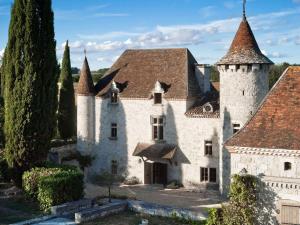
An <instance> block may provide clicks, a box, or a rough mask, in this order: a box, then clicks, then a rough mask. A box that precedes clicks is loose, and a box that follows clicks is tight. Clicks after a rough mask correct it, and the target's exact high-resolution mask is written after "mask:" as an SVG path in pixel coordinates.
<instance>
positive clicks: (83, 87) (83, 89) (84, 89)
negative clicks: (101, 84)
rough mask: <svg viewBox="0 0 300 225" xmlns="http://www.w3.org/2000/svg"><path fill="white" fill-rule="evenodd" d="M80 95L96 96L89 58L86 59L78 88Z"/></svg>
mask: <svg viewBox="0 0 300 225" xmlns="http://www.w3.org/2000/svg"><path fill="white" fill-rule="evenodd" d="M77 94H78V95H95V88H94V83H93V79H92V74H91V71H90V67H89V63H88V61H87V58H86V57H85V58H84V62H83V66H82V69H81V71H80V78H79V82H78V86H77Z"/></svg>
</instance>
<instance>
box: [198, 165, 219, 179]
mask: <svg viewBox="0 0 300 225" xmlns="http://www.w3.org/2000/svg"><path fill="white" fill-rule="evenodd" d="M200 181H201V182H203V183H216V182H217V169H216V168H206V167H201V168H200Z"/></svg>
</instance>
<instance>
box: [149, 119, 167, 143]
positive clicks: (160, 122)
mask: <svg viewBox="0 0 300 225" xmlns="http://www.w3.org/2000/svg"><path fill="white" fill-rule="evenodd" d="M151 123H152V138H153V140H157V141H159V140H163V139H164V118H163V117H162V116H161V117H151Z"/></svg>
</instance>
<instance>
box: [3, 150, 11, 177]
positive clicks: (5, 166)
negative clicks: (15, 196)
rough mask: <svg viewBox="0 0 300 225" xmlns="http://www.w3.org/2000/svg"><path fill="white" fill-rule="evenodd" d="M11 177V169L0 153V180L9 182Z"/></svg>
mask: <svg viewBox="0 0 300 225" xmlns="http://www.w3.org/2000/svg"><path fill="white" fill-rule="evenodd" d="M11 178H12V171H11V169H10V168H9V166H8V164H7V161H6V159H5V158H4V157H3V155H1V154H0V180H2V181H4V182H9V181H10V180H11Z"/></svg>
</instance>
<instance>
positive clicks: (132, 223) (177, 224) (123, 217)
mask: <svg viewBox="0 0 300 225" xmlns="http://www.w3.org/2000/svg"><path fill="white" fill-rule="evenodd" d="M142 219H147V220H149V225H171V224H172V225H205V222H202V223H201V222H188V221H179V220H178V219H171V218H163V217H156V216H149V215H141V214H136V213H133V212H123V213H120V214H117V215H113V216H109V217H105V218H101V219H97V220H94V221H92V222H88V223H84V224H83V225H139V224H140V223H141V220H142Z"/></svg>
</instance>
